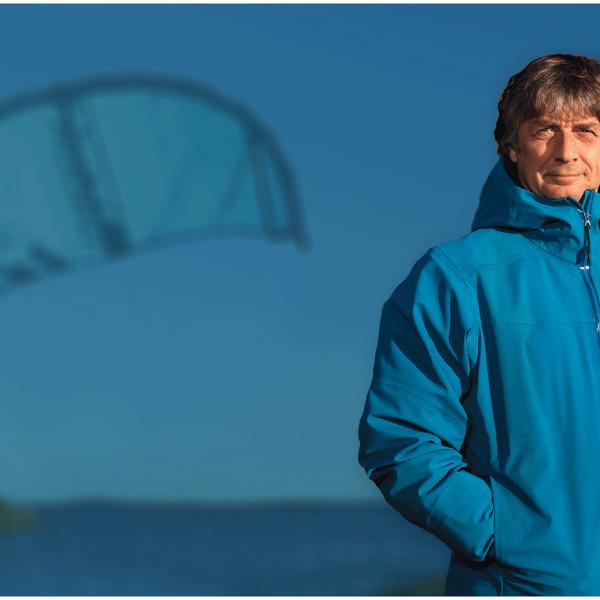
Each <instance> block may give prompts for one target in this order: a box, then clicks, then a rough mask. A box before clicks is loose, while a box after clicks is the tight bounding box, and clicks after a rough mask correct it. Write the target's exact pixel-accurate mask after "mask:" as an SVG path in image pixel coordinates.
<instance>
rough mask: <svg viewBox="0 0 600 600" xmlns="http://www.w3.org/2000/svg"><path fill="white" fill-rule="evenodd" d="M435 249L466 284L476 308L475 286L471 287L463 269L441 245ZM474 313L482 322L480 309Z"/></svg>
mask: <svg viewBox="0 0 600 600" xmlns="http://www.w3.org/2000/svg"><path fill="white" fill-rule="evenodd" d="M434 251H437V252H438V253H439V254H440V256H442V257H443V258H444V261H445V262H446V263H447V264H448V265H449V266H450V268H451V269H452V270H453V271H454V273H455V274H456V276H457V277H458V278H459V279H460V281H461V282H462V284H463V285H464V286H465V288H466V290H467V293H468V294H469V296H470V298H471V300H472V303H473V306H474V307H475V308H477V306H478V303H477V296H476V295H475V292H474V291H473V288H472V287H471V285H469V282H468V281H467V280H466V278H465V276H464V275H463V273H462V272H461V270H460V269H459V268H458V267H457V266H456V265H455V264H454V262H453V261H452V259H451V258H450V257H449V256H448V254H447V253H446V252H445V251H444V250H442V249H441V248H440V247H439V246H437V247H436V248H434ZM474 314H476V315H477V320H478V321H479V322H481V319H480V318H479V310H475V311H474Z"/></svg>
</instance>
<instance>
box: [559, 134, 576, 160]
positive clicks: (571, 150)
mask: <svg viewBox="0 0 600 600" xmlns="http://www.w3.org/2000/svg"><path fill="white" fill-rule="evenodd" d="M577 157H578V148H577V138H576V137H575V136H574V135H573V134H571V133H567V132H561V133H558V134H557V135H556V138H555V147H554V158H555V160H557V161H559V162H563V163H567V162H571V161H572V160H577Z"/></svg>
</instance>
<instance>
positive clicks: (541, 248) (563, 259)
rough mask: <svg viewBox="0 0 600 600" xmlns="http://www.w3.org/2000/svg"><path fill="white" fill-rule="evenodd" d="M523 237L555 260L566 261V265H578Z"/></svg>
mask: <svg viewBox="0 0 600 600" xmlns="http://www.w3.org/2000/svg"><path fill="white" fill-rule="evenodd" d="M523 237H524V238H525V239H526V240H527V241H528V242H530V243H532V244H533V245H534V246H535V247H536V248H537V249H538V250H540V251H541V252H545V253H546V254H549V255H550V256H554V258H557V259H558V260H562V261H564V262H566V263H569V264H570V265H576V264H577V262H576V261H573V260H569V259H568V258H564V257H563V256H560V254H555V253H554V252H550V250H546V248H544V247H543V246H542V245H541V244H539V243H538V242H536V241H535V240H532V239H530V238H528V237H527V236H526V235H523Z"/></svg>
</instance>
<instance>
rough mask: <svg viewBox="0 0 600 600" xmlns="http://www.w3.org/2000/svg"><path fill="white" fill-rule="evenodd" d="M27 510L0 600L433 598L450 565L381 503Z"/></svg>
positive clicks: (8, 557)
mask: <svg viewBox="0 0 600 600" xmlns="http://www.w3.org/2000/svg"><path fill="white" fill-rule="evenodd" d="M31 508H32V509H33V510H34V511H35V512H36V513H37V514H38V515H39V516H40V519H41V525H40V526H39V527H37V528H32V529H29V530H22V531H16V532H13V533H9V534H3V535H2V536H0V594H2V595H32V596H33V595H73V594H75V595H390V594H398V595H401V594H415V595H417V594H420V593H427V594H436V593H439V594H441V593H443V590H442V588H441V587H440V586H442V585H443V576H444V575H445V571H446V568H447V565H448V561H449V549H448V548H447V547H446V546H445V545H443V544H442V543H441V542H439V541H438V540H437V539H435V538H434V537H433V536H432V535H430V534H428V533H426V532H424V531H422V530H421V529H419V528H417V527H415V526H414V525H412V524H410V523H408V522H407V521H405V520H404V519H403V518H402V517H401V516H400V515H398V514H397V513H396V512H395V511H394V510H393V509H392V508H391V507H389V506H388V505H387V504H385V503H384V502H383V501H382V502H381V503H377V504H366V503H291V504H290V503H285V504H284V503H273V504H256V505H237V506H236V505H213V506H210V505H202V504H156V503H147V504H146V503H119V502H94V501H85V502H77V503H68V504H53V505H49V504H46V505H31ZM423 584H426V587H423ZM427 585H428V587H427ZM419 586H421V587H419Z"/></svg>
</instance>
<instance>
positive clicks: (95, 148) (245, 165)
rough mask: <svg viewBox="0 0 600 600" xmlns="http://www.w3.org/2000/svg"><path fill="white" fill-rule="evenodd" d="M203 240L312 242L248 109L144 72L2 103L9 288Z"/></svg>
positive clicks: (4, 278)
mask: <svg viewBox="0 0 600 600" xmlns="http://www.w3.org/2000/svg"><path fill="white" fill-rule="evenodd" d="M198 237H210V238H215V237H254V238H262V239H266V240H269V241H286V240H290V241H293V242H295V243H296V244H298V245H299V246H300V247H304V248H306V247H307V246H308V238H307V234H306V232H305V229H304V226H303V223H302V219H301V214H300V205H299V202H298V197H297V193H296V188H295V184H294V181H293V177H292V174H291V171H290V169H289V167H288V166H287V163H286V161H285V160H284V158H283V156H282V154H281V152H280V151H279V149H278V148H277V144H276V143H275V141H274V139H273V138H272V136H271V135H270V134H269V132H268V130H267V129H266V127H265V126H264V125H262V124H261V123H259V122H258V121H257V119H256V118H255V117H253V116H252V115H251V114H250V113H249V112H248V111H247V110H245V109H244V108H242V107H241V106H239V105H237V104H235V103H234V102H232V101H230V100H227V99H224V98H222V97H220V96H219V95H217V94H215V93H214V92H213V91H211V90H209V89H207V88H205V87H203V86H200V85H198V84H195V83H192V82H187V81H184V80H180V79H175V78H169V77H152V76H139V75H134V76H131V75H121V76H118V77H102V78H96V79H93V80H88V81H85V82H79V83H71V84H62V85H58V86H54V87H52V88H49V89H47V90H45V91H42V92H39V93H35V94H30V95H27V96H20V97H17V98H13V99H11V100H8V101H5V102H4V103H2V104H0V291H3V290H5V289H7V288H10V287H13V286H15V285H18V284H21V283H24V282H27V281H31V280H35V279H37V278H39V277H41V276H44V275H46V274H48V273H51V272H58V271H63V270H67V269H70V268H73V267H76V266H79V265H84V264H88V263H91V262H95V261H101V260H108V259H114V258H117V257H119V256H123V255H126V254H129V253H133V252H136V251H138V250H142V249H144V248H149V247H153V246H158V245H163V244H170V243H175V242H177V241H181V240H182V239H185V238H188V239H189V238H198Z"/></svg>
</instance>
